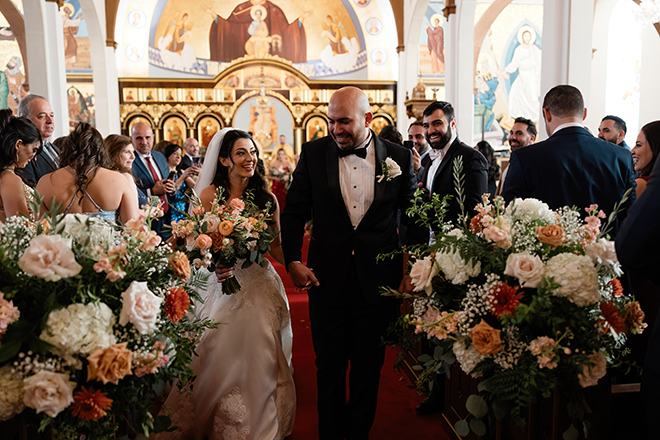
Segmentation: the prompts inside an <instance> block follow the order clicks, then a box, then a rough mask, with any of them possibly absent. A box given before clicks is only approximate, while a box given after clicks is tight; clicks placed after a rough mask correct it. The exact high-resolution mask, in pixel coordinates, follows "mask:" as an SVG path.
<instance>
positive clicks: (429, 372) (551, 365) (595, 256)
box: [390, 191, 646, 438]
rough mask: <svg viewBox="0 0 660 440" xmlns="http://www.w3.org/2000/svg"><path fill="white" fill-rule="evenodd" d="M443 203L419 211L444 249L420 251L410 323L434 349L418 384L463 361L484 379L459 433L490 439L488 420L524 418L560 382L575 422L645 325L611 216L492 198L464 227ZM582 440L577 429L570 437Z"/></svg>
mask: <svg viewBox="0 0 660 440" xmlns="http://www.w3.org/2000/svg"><path fill="white" fill-rule="evenodd" d="M458 194H459V195H460V194H461V192H460V191H458ZM459 199H460V197H459ZM446 206H447V203H446V200H444V201H443V200H439V199H438V198H437V196H436V199H435V200H434V201H432V202H431V203H428V204H421V203H420V204H418V205H417V207H416V208H413V209H412V210H413V211H417V213H418V214H421V215H422V217H423V218H424V219H425V222H426V223H427V226H429V227H432V229H433V230H434V231H435V234H436V242H435V244H433V245H432V246H421V247H419V248H417V249H416V250H413V252H411V259H412V261H414V263H413V264H412V268H411V273H410V276H411V278H412V283H413V285H414V291H413V294H412V298H413V301H414V302H413V312H412V313H410V314H409V315H406V316H404V317H402V321H403V322H402V323H401V324H402V325H404V327H405V326H408V328H410V329H411V330H412V329H414V332H408V335H409V336H408V339H410V338H413V337H414V334H411V333H416V334H418V335H425V336H426V337H427V338H429V339H430V340H431V341H432V342H433V343H434V344H435V346H436V348H435V352H434V354H433V356H429V355H424V356H422V357H421V358H420V361H422V363H423V366H420V369H421V370H424V371H423V372H422V373H421V375H420V380H421V381H422V382H423V381H427V382H428V381H431V380H433V378H434V377H435V376H436V375H439V374H442V373H448V370H449V366H450V365H452V364H454V363H455V362H458V365H459V366H460V367H461V369H462V370H463V371H464V372H465V373H466V374H469V375H472V377H480V378H482V380H481V382H480V384H479V390H480V391H481V395H472V396H470V397H469V398H468V400H467V409H468V411H469V413H470V414H472V415H473V416H474V418H472V419H471V420H469V423H468V420H461V421H459V422H458V423H457V424H456V427H455V428H456V431H457V432H458V433H459V434H460V435H462V436H465V435H468V434H469V432H470V429H472V431H474V433H475V434H476V435H484V434H485V433H486V425H485V424H484V422H483V421H482V418H483V417H485V416H487V415H489V416H495V417H497V418H502V417H504V416H505V415H506V414H510V415H511V418H512V419H513V420H514V421H518V422H520V421H521V410H522V409H523V408H525V407H527V406H528V405H529V404H530V403H532V402H534V401H535V400H536V399H537V398H538V397H541V396H542V397H548V396H550V395H551V393H552V392H553V390H554V389H555V388H557V387H558V388H559V389H560V390H561V391H562V392H564V393H566V395H568V396H569V398H570V399H571V402H572V404H573V405H570V404H569V413H570V414H569V415H570V417H571V418H572V423H578V422H579V420H578V419H579V418H580V417H579V414H580V411H579V410H578V409H576V408H581V406H580V405H581V402H582V400H581V399H580V398H579V396H580V395H581V390H582V388H584V387H588V386H592V385H595V384H596V383H597V382H598V380H599V379H600V378H602V377H603V376H604V375H605V373H606V366H607V364H608V363H614V362H616V360H617V356H618V355H619V354H621V352H622V351H623V350H624V344H625V342H626V337H627V335H630V334H636V333H641V332H642V331H643V329H644V328H645V327H646V324H645V323H644V312H643V311H642V310H641V308H640V306H639V303H638V302H636V301H634V299H633V298H630V297H627V296H623V293H622V287H621V283H620V282H619V280H618V279H617V277H618V276H620V275H621V274H622V270H621V267H620V265H619V263H618V261H617V258H616V252H615V249H614V243H613V242H612V241H609V240H607V239H605V238H603V232H601V230H600V229H601V219H603V218H604V217H605V214H604V213H603V212H602V211H599V210H598V207H597V206H596V205H592V206H590V207H588V208H586V218H585V219H584V220H582V218H581V215H580V212H578V211H577V210H576V209H572V208H561V209H559V210H556V211H553V210H551V209H549V207H548V205H546V204H545V203H542V202H541V201H539V200H535V199H524V200H521V199H515V200H514V201H513V202H512V203H510V204H509V205H508V206H505V204H504V201H503V199H502V198H501V197H497V198H495V200H494V202H493V204H490V203H489V202H488V198H487V197H486V196H484V197H483V203H481V204H479V205H477V207H476V211H477V213H476V215H474V216H473V217H472V218H469V217H463V221H462V225H455V224H452V223H442V221H441V220H439V221H435V222H433V221H432V220H430V217H431V216H430V215H429V213H430V212H433V210H434V209H435V210H436V211H440V219H441V218H442V215H443V211H444V210H445V209H446ZM615 211H616V208H615ZM390 294H398V295H399V296H403V297H408V298H410V297H411V296H410V295H406V294H401V293H397V292H390ZM408 342H410V341H408ZM418 385H420V384H418ZM576 433H577V430H576V428H575V426H573V424H571V426H570V427H569V429H568V431H567V434H568V437H566V436H565V437H564V438H574V437H573V436H572V435H573V434H576ZM575 438H576V437H575Z"/></svg>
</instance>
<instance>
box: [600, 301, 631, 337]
mask: <svg viewBox="0 0 660 440" xmlns="http://www.w3.org/2000/svg"><path fill="white" fill-rule="evenodd" d="M600 311H601V313H602V314H603V317H604V318H605V319H603V320H602V321H601V323H602V324H604V325H605V329H606V331H607V329H608V328H611V329H612V330H614V331H615V332H616V333H622V332H623V331H625V330H626V322H625V320H624V319H623V316H621V313H619V308H618V307H617V306H616V304H613V303H611V302H606V301H602V302H601V303H600Z"/></svg>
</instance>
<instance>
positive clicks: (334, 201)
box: [282, 87, 419, 440]
mask: <svg viewBox="0 0 660 440" xmlns="http://www.w3.org/2000/svg"><path fill="white" fill-rule="evenodd" d="M372 119H373V114H372V113H371V111H370V109H369V99H368V98H367V95H365V93H364V92H363V91H362V90H360V89H358V88H357V87H344V88H342V89H339V90H338V91H336V92H335V93H334V94H333V95H332V97H331V98H330V103H329V106H328V129H329V132H330V136H327V137H324V138H321V139H317V140H314V141H311V142H308V143H306V144H304V145H303V146H302V153H301V155H300V161H299V162H298V166H297V167H296V170H295V171H294V173H293V182H292V183H291V187H290V189H289V193H288V194H287V198H286V209H285V210H284V212H283V213H282V248H283V250H284V257H285V259H286V263H287V270H288V272H289V275H290V276H291V280H292V281H293V284H294V285H295V286H296V287H297V288H298V289H303V290H309V312H310V323H311V329H312V340H313V342H314V352H315V354H316V367H317V374H316V378H317V388H318V412H319V420H318V428H319V438H320V439H324V440H325V439H344V438H346V439H367V438H368V437H369V431H370V430H371V426H372V424H373V421H374V416H375V414H376V402H377V398H378V383H379V381H380V370H381V367H382V366H383V362H384V359H385V346H384V345H383V344H382V337H383V336H384V335H385V332H386V329H387V326H388V324H389V323H390V321H391V320H392V319H393V317H394V316H395V315H396V312H397V302H396V301H394V300H393V298H387V297H383V296H381V295H380V293H379V291H378V287H379V286H383V285H387V286H390V287H398V286H399V284H400V282H401V279H402V275H403V273H402V270H401V268H402V264H403V261H402V259H401V258H402V257H401V255H398V256H396V257H394V258H393V259H391V260H389V259H386V260H384V261H382V262H378V263H377V262H376V255H378V254H379V253H382V252H389V251H393V250H395V249H397V248H398V242H397V240H398V238H397V231H396V214H397V208H401V210H402V211H403V212H405V210H406V208H407V207H409V206H410V201H411V200H412V198H413V194H414V192H415V189H416V188H417V185H416V180H415V174H414V172H413V165H412V154H411V152H410V150H407V149H405V148H404V147H400V146H398V145H395V144H393V143H391V142H386V141H383V140H381V139H379V138H378V137H377V136H376V135H375V133H374V132H373V131H371V130H370V129H369V125H370V124H371V121H372ZM386 158H390V159H391V160H392V161H394V162H395V163H396V164H397V167H396V168H397V173H396V174H397V175H396V177H394V175H391V176H390V178H384V179H380V180H378V179H376V182H374V179H375V178H376V176H378V175H385V174H384V170H383V169H382V164H383V161H384V160H385V159H386ZM398 171H400V175H399V173H398ZM392 173H393V174H394V170H392ZM309 220H312V221H313V222H314V233H313V234H314V238H313V240H312V241H311V245H310V248H309V258H308V260H307V261H308V265H304V264H302V262H301V259H302V255H301V249H302V245H303V235H304V234H305V224H306V223H307V222H308V221H309ZM414 226H415V225H414V224H413V223H410V224H409V225H408V227H409V235H412V234H411V232H412V231H411V229H413V227H414ZM418 242H419V241H418ZM349 364H350V373H349V378H348V384H349V386H348V388H349V398H348V402H350V403H347V399H346V397H347V396H346V389H347V388H346V373H347V371H348V366H349Z"/></svg>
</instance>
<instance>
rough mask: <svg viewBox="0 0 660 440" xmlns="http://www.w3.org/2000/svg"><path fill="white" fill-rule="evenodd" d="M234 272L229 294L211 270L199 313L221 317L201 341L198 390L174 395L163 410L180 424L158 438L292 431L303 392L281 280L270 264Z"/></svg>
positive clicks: (235, 437)
mask: <svg viewBox="0 0 660 440" xmlns="http://www.w3.org/2000/svg"><path fill="white" fill-rule="evenodd" d="M241 264H242V261H240V262H239V263H238V264H237V265H236V267H237V268H239V269H236V270H234V275H235V276H236V279H237V280H238V282H239V283H240V284H241V290H240V291H239V292H236V293H234V294H233V295H223V294H222V293H221V284H218V283H217V282H216V277H215V275H214V274H211V277H210V278H209V289H208V290H207V291H206V292H202V297H203V299H204V303H203V304H198V305H197V314H198V315H199V316H201V317H208V318H212V319H215V320H216V321H218V322H219V323H220V324H219V325H218V328H217V329H213V330H208V331H206V333H205V334H204V335H203V337H202V340H201V342H200V344H199V345H198V346H197V350H196V351H197V354H198V355H199V357H194V358H193V363H192V367H193V370H194V371H195V375H196V376H197V377H196V379H195V382H194V383H193V390H192V392H191V391H190V390H184V391H181V392H180V391H178V389H177V388H174V389H173V390H172V393H171V394H170V395H169V397H168V398H167V401H166V402H165V404H164V406H163V409H162V410H161V414H162V415H167V416H169V417H170V418H171V419H172V424H173V425H178V427H179V429H178V430H177V431H175V432H172V433H161V434H158V435H157V436H156V438H157V439H159V440H166V439H167V440H170V439H177V440H179V439H181V440H183V439H185V440H188V439H196V440H202V439H205V438H208V439H209V440H275V439H283V438H284V437H286V436H288V435H289V434H291V431H292V430H293V421H294V418H295V414H296V390H295V386H294V383H293V375H292V369H291V349H292V339H293V333H292V330H291V320H290V316H289V303H288V301H287V298H286V294H285V292H284V286H283V285H282V280H281V279H280V277H279V276H278V274H277V272H275V269H274V268H273V266H272V265H271V264H270V262H267V265H266V267H264V268H262V267H260V266H259V265H257V264H253V265H252V266H250V267H249V268H247V269H240V267H241Z"/></svg>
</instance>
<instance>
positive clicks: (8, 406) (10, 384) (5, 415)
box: [0, 365, 25, 422]
mask: <svg viewBox="0 0 660 440" xmlns="http://www.w3.org/2000/svg"><path fill="white" fill-rule="evenodd" d="M11 370H12V367H11V365H5V366H4V367H2V368H0V422H2V421H5V420H9V419H11V418H12V417H14V416H15V415H16V414H20V413H21V412H22V411H23V410H24V409H25V404H24V403H23V378H22V377H21V376H20V375H19V374H16V373H12V372H11Z"/></svg>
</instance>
